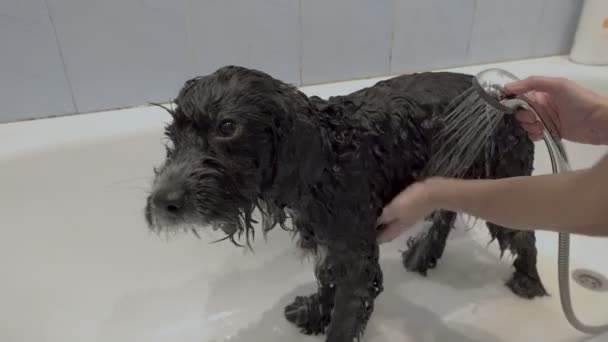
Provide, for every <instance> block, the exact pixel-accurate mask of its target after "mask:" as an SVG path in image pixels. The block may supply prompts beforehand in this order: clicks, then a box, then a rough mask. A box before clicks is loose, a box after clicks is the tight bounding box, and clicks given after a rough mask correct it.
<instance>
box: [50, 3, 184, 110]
mask: <svg viewBox="0 0 608 342" xmlns="http://www.w3.org/2000/svg"><path fill="white" fill-rule="evenodd" d="M48 1H49V5H50V8H51V15H52V17H53V19H54V21H55V25H56V27H57V34H58V37H59V42H60V46H61V49H62V51H63V55H64V59H65V62H66V65H67V71H68V77H69V79H70V81H71V84H72V87H73V89H74V96H75V99H76V103H77V106H78V109H79V110H80V111H81V112H83V111H84V112H86V111H91V110H99V109H107V108H117V107H123V106H130V105H138V104H146V103H148V102H162V101H167V100H170V99H172V98H173V97H174V96H175V95H176V94H177V91H178V90H179V87H180V86H181V85H182V84H183V82H184V81H185V80H186V78H188V77H190V76H191V75H192V73H193V72H194V70H195V68H194V55H193V52H192V49H191V46H190V44H189V42H188V39H187V35H186V32H187V31H186V24H185V18H186V7H185V5H184V0H178V1H172V2H168V1H163V0H104V1H97V0H48Z"/></svg>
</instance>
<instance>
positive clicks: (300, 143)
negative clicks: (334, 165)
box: [272, 86, 325, 191]
mask: <svg viewBox="0 0 608 342" xmlns="http://www.w3.org/2000/svg"><path fill="white" fill-rule="evenodd" d="M272 96H274V97H275V99H274V100H275V101H276V103H277V104H278V105H279V106H278V107H279V108H280V109H281V111H282V113H279V115H276V116H275V122H274V125H275V127H274V149H275V160H274V163H275V166H274V167H275V169H276V170H275V177H274V181H273V183H274V187H275V189H284V190H287V189H289V190H291V191H296V184H309V183H310V182H311V181H312V180H314V179H316V178H317V177H318V175H319V174H320V173H321V172H322V168H323V167H324V166H325V162H324V161H325V159H324V153H323V137H322V134H321V131H320V127H319V126H318V125H317V124H316V123H315V120H314V117H313V115H315V113H314V109H313V107H312V106H311V104H310V103H309V101H308V99H307V97H306V95H304V94H302V93H301V92H299V91H298V90H297V89H295V88H291V87H289V86H287V87H285V88H283V89H281V91H280V92H277V93H276V94H273V95H272Z"/></svg>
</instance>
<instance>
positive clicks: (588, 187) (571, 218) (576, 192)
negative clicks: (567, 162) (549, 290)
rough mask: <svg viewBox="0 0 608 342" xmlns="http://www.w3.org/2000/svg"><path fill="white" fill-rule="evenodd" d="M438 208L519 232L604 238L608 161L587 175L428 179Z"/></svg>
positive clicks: (607, 223)
mask: <svg viewBox="0 0 608 342" xmlns="http://www.w3.org/2000/svg"><path fill="white" fill-rule="evenodd" d="M425 186H426V187H428V191H429V196H430V200H431V201H432V202H433V206H434V207H437V208H442V209H447V210H452V211H459V212H466V213H468V214H470V215H474V216H478V217H480V218H482V219H485V220H488V221H491V222H494V223H497V224H501V225H504V226H507V227H512V228H517V229H547V230H554V231H570V232H575V233H582V234H592V235H606V234H608V231H604V232H601V230H602V229H608V208H607V206H608V158H604V160H602V162H600V163H598V165H596V166H595V167H593V168H591V169H589V170H581V171H577V172H571V173H563V174H558V175H543V176H532V177H514V178H505V179H499V180H453V179H430V180H427V184H426V185H425Z"/></svg>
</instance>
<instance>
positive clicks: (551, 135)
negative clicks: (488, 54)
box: [473, 68, 570, 172]
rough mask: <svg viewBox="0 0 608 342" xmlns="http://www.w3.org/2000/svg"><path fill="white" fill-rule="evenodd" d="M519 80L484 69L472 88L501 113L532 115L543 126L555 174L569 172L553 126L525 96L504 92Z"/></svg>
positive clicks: (500, 72)
mask: <svg viewBox="0 0 608 342" xmlns="http://www.w3.org/2000/svg"><path fill="white" fill-rule="evenodd" d="M519 80H520V79H519V78H518V77H517V76H515V75H513V74H512V73H510V72H508V71H506V70H503V69H498V68H492V69H486V70H483V71H481V72H480V73H478V74H477V76H475V78H473V88H474V89H475V90H477V92H478V94H479V96H481V98H483V99H484V100H485V101H486V102H487V103H488V104H489V105H490V106H492V107H494V108H495V109H497V110H499V111H501V112H502V113H507V114H514V113H515V112H517V110H520V109H525V110H528V111H530V112H532V113H534V115H535V116H536V117H537V118H538V119H539V120H540V121H541V122H542V123H543V125H544V126H545V130H544V132H543V138H544V140H545V143H546V144H547V148H548V149H549V154H550V156H551V161H552V164H553V166H554V169H555V168H557V172H562V171H569V170H570V165H569V163H568V156H567V154H566V149H565V148H564V147H563V145H562V143H561V141H560V140H561V139H560V138H559V136H557V135H556V131H555V129H554V127H556V126H555V124H554V123H553V122H548V121H547V119H546V118H543V117H541V116H540V115H538V111H537V110H536V109H535V108H534V106H533V105H532V101H530V98H528V97H527V96H526V95H525V94H522V95H518V96H516V95H510V94H507V93H506V92H505V86H506V85H507V84H508V83H511V82H515V81H519ZM556 164H557V165H556Z"/></svg>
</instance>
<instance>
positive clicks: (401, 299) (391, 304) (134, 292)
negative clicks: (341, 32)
mask: <svg viewBox="0 0 608 342" xmlns="http://www.w3.org/2000/svg"><path fill="white" fill-rule="evenodd" d="M365 85H367V84H365ZM357 89H358V88H357ZM308 91H311V92H317V93H322V92H323V89H320V88H319V89H316V90H315V89H309V90H308ZM321 95H323V94H321ZM125 112H126V111H123V112H122V113H121V114H120V115H122V117H121V120H122V121H121V122H123V123H124V126H123V127H122V128H120V129H119V130H118V131H117V132H116V133H115V134H112V135H110V136H101V135H100V136H97V137H96V136H95V134H94V133H91V134H89V135H83V136H80V137H78V138H77V139H74V140H71V141H69V140H62V141H60V142H59V143H57V144H56V145H48V144H47V145H44V146H43V147H35V146H34V147H33V145H31V146H30V145H27V143H26V144H20V143H19V141H20V137H21V136H22V135H23V134H25V133H28V132H29V133H33V134H38V135H40V136H45V135H46V136H52V135H53V134H56V135H57V136H61V139H64V138H65V137H64V136H63V135H65V129H66V127H68V128H72V129H74V132H75V133H74V134H75V135H78V134H81V133H82V132H81V131H82V129H81V127H82V125H83V122H89V123H88V125H91V127H96V126H98V125H99V122H103V121H104V120H109V121H111V120H110V119H111V116H112V115H118V114H102V113H100V114H91V115H90V116H83V117H72V118H64V119H54V120H48V121H52V122H53V123H47V124H45V123H44V122H43V121H41V122H34V123H27V124H25V123H24V124H11V125H5V126H0V134H3V135H2V136H3V137H5V138H6V137H7V136H8V137H12V138H11V139H13V141H14V146H15V147H22V148H23V146H25V147H26V149H25V150H22V151H20V152H19V153H14V151H19V150H17V149H16V148H13V149H10V148H7V147H6V146H4V147H3V149H4V150H3V151H0V156H1V158H0V170H1V171H0V172H1V174H2V176H3V177H0V189H2V195H1V196H0V208H2V209H1V210H2V221H3V222H2V227H3V232H4V236H3V238H2V239H1V240H0V269H1V270H2V281H1V282H0V340H2V341H19V342H20V341H36V342H43V341H49V342H82V341H104V342H105V341H112V342H139V341H142V342H143V341H146V342H160V341H163V342H165V341H171V342H182V341H183V342H191V341H192V342H194V341H197V342H201V341H203V342H204V341H247V342H251V341H267V342H273V341H277V342H278V341H322V340H323V338H322V337H321V336H317V337H309V336H303V335H301V334H300V333H298V331H297V330H296V329H295V328H294V327H292V326H291V325H290V324H289V323H287V322H286V321H285V319H284V318H283V314H282V312H283V307H284V306H285V305H286V304H287V303H288V302H290V301H291V300H292V299H293V297H295V296H296V295H304V294H309V293H311V292H313V291H314V289H315V283H314V278H313V274H312V263H311V262H309V261H308V260H303V259H302V258H301V256H300V255H299V254H298V253H297V251H296V250H295V248H293V243H292V241H291V238H290V236H289V234H288V233H286V232H283V231H280V230H276V231H274V232H273V233H271V234H270V235H269V238H268V241H266V242H265V241H264V240H263V239H262V238H258V239H256V243H255V244H254V249H255V254H252V253H250V252H245V251H244V250H241V249H237V248H234V247H232V246H231V245H230V244H227V243H220V244H209V241H210V240H211V237H210V236H205V235H202V239H201V240H199V239H197V238H196V237H194V236H193V235H191V234H190V235H184V234H180V235H175V236H160V237H159V236H157V235H155V234H151V233H149V232H148V231H147V229H146V227H145V224H144V220H143V205H144V199H145V196H146V191H147V186H148V184H149V181H150V176H151V174H152V169H151V168H152V166H153V165H155V164H157V163H158V162H159V161H160V160H161V158H162V149H161V148H160V144H159V140H160V137H161V132H162V130H161V125H160V122H161V121H162V120H164V119H166V117H164V114H162V112H160V111H157V109H151V108H139V109H135V110H132V111H131V112H130V113H125ZM104 115H105V116H104ZM143 117H148V118H149V117H155V118H157V119H159V120H158V121H157V122H155V123H150V124H149V125H148V126H146V124H145V123H138V122H137V118H140V119H141V118H143ZM109 118H110V119H109ZM161 119H162V120H161ZM155 120H156V119H155ZM96 123H97V124H96ZM130 125H132V127H133V130H129V127H131V126H130ZM138 127H141V128H138ZM45 128H46V129H45ZM135 128H136V129H135ZM61 129H63V130H64V133H63V135H62V134H60V133H58V132H57V131H56V130H61ZM68 132H69V130H68ZM91 132H95V129H94V128H92V130H91ZM28 141H29V140H28ZM28 146H29V147H28ZM567 148H568V150H569V152H570V157H571V159H572V162H573V165H574V167H575V168H579V167H585V166H589V165H591V164H592V163H594V162H595V161H596V160H597V159H598V158H599V157H600V156H601V155H602V154H603V153H605V152H606V149H605V148H599V147H583V146H580V145H576V144H567ZM536 168H537V171H536V172H537V173H546V172H548V170H549V162H548V159H547V156H546V152H544V150H543V149H542V145H539V148H538V154H537V162H536ZM404 239H405V237H404V238H402V239H401V240H399V241H395V242H392V243H390V244H387V245H384V246H382V250H381V255H382V258H381V263H382V268H383V271H384V274H385V292H384V293H383V294H382V295H381V296H380V297H379V299H378V300H377V302H376V309H375V312H374V314H373V316H372V319H371V321H370V323H369V326H368V329H367V331H366V334H365V338H364V341H375V342H376V341H379V342H385V341H386V342H389V341H390V342H394V341H407V342H409V341H412V342H413V341H416V342H420V341H424V342H430V341H433V342H435V341H450V342H477V341H585V340H588V338H587V337H584V336H583V335H580V334H578V333H577V332H576V331H573V330H572V329H571V328H570V327H569V326H568V323H567V322H566V321H565V319H564V318H563V314H562V313H561V309H560V306H559V296H558V289H557V283H556V279H557V276H556V270H557V261H556V258H555V256H556V253H557V249H556V241H557V240H556V235H555V234H551V233H540V234H539V235H538V245H539V253H540V255H539V270H540V273H541V277H542V278H543V280H544V283H545V285H546V287H547V289H548V291H549V292H550V293H551V296H550V297H546V298H542V299H536V300H532V301H528V300H523V299H520V298H517V297H515V296H514V295H513V294H511V293H510V292H509V290H508V289H507V288H506V287H505V286H503V283H504V281H505V280H506V279H507V278H508V277H509V276H510V273H511V268H510V262H511V259H510V258H509V256H505V257H504V258H503V259H500V258H499V256H498V251H497V246H496V245H495V244H491V245H489V246H488V242H489V235H488V234H487V232H486V230H485V229H483V222H479V223H478V224H477V225H476V227H474V228H472V229H470V228H468V227H466V226H465V225H464V224H462V223H461V224H460V225H459V227H458V228H457V229H455V230H454V232H453V234H452V235H451V237H450V240H449V242H448V246H447V248H446V252H445V254H444V257H443V258H442V259H441V261H440V262H439V264H438V266H437V268H436V269H435V270H432V271H430V272H429V275H428V277H421V276H419V275H417V274H412V273H408V272H406V271H405V270H404V269H403V267H402V265H401V259H400V250H401V249H403V248H404V247H405V241H404ZM572 244H573V256H574V261H573V264H574V266H573V268H576V267H584V268H590V269H593V270H596V271H598V272H600V273H603V274H605V275H608V261H607V260H608V241H606V240H605V239H589V238H582V237H580V238H575V239H574V241H573V243H572ZM572 287H573V291H574V302H575V307H576V309H577V312H578V313H579V316H581V319H583V320H585V321H586V322H588V323H600V322H603V321H608V294H607V293H603V294H595V293H593V292H590V291H589V290H586V289H583V288H581V287H580V286H578V285H576V284H572ZM605 340H608V337H605V338H601V337H598V338H597V339H596V341H605Z"/></svg>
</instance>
